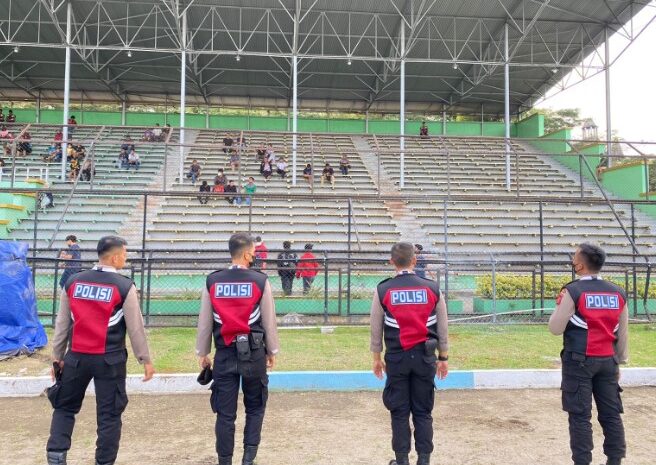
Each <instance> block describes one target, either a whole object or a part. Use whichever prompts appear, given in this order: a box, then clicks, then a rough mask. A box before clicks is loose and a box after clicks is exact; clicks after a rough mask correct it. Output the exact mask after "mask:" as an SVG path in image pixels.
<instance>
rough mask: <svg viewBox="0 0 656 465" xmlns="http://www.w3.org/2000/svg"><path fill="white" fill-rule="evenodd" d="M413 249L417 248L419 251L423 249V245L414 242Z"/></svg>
mask: <svg viewBox="0 0 656 465" xmlns="http://www.w3.org/2000/svg"><path fill="white" fill-rule="evenodd" d="M415 249H417V250H419V251H420V252H421V251H422V250H424V246H423V245H421V244H415Z"/></svg>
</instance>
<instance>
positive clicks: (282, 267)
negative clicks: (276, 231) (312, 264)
mask: <svg viewBox="0 0 656 465" xmlns="http://www.w3.org/2000/svg"><path fill="white" fill-rule="evenodd" d="M282 248H283V251H282V252H281V253H279V254H278V276H280V283H281V285H282V293H283V294H284V295H286V296H288V295H292V290H293V288H294V275H295V274H296V266H297V265H298V255H296V254H295V253H294V252H292V251H291V248H292V243H291V242H289V241H285V242H283V243H282Z"/></svg>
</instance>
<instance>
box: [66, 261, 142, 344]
mask: <svg viewBox="0 0 656 465" xmlns="http://www.w3.org/2000/svg"><path fill="white" fill-rule="evenodd" d="M132 286H133V282H132V280H130V279H129V278H126V277H125V276H121V275H120V274H118V273H114V272H111V271H102V270H100V269H93V270H87V271H82V272H80V273H77V274H75V275H73V276H71V278H70V279H69V280H68V281H67V282H66V284H65V286H64V289H65V291H66V294H67V295H68V301H69V306H70V308H71V318H72V320H73V330H72V333H71V350H72V351H73V352H78V353H81V354H106V353H110V352H116V351H119V350H124V349H125V332H126V326H125V319H124V318H123V302H125V299H126V297H127V295H128V292H130V289H131V288H132Z"/></svg>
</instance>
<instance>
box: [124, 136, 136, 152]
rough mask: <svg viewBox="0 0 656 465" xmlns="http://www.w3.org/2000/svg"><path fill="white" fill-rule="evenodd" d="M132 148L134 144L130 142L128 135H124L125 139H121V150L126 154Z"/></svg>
mask: <svg viewBox="0 0 656 465" xmlns="http://www.w3.org/2000/svg"><path fill="white" fill-rule="evenodd" d="M133 148H134V142H133V141H132V137H130V134H126V135H125V137H124V138H123V141H122V142H121V150H124V151H125V153H128V152H129V151H130V149H133Z"/></svg>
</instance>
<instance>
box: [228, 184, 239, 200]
mask: <svg viewBox="0 0 656 465" xmlns="http://www.w3.org/2000/svg"><path fill="white" fill-rule="evenodd" d="M225 193H226V194H236V193H237V186H236V185H235V182H234V181H233V180H232V179H231V180H230V181H228V185H227V186H225ZM226 200H227V201H228V203H229V204H235V203H239V201H238V200H239V198H238V197H237V196H228V197H226Z"/></svg>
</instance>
